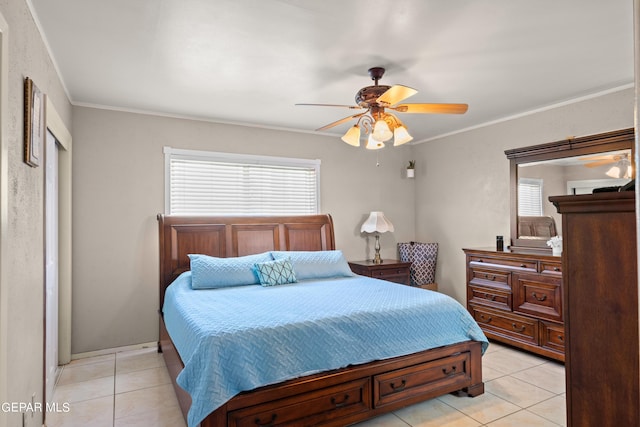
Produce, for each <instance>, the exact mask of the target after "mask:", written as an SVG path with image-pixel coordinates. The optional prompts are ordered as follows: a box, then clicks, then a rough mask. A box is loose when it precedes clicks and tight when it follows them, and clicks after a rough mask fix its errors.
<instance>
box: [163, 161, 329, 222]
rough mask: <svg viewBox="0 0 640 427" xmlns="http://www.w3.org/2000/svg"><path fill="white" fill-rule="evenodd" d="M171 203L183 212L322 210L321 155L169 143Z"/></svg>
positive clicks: (175, 210)
mask: <svg viewBox="0 0 640 427" xmlns="http://www.w3.org/2000/svg"><path fill="white" fill-rule="evenodd" d="M165 156H166V160H165V162H166V164H167V165H166V166H167V171H166V172H165V173H167V174H168V189H167V199H168V209H167V212H169V213H171V214H177V215H304V214H315V213H318V212H319V195H318V188H319V184H318V183H319V171H320V169H319V168H320V161H319V160H306V159H287V158H278V157H266V156H248V155H230V154H227V153H208V152H192V151H188V150H175V149H169V150H167V149H165Z"/></svg>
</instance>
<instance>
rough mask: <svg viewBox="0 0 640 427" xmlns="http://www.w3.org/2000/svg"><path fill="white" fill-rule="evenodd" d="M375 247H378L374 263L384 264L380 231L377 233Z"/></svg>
mask: <svg viewBox="0 0 640 427" xmlns="http://www.w3.org/2000/svg"><path fill="white" fill-rule="evenodd" d="M375 249H376V254H375V256H374V257H373V263H374V264H382V258H380V235H379V234H378V233H376V245H375Z"/></svg>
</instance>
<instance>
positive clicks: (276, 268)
mask: <svg viewBox="0 0 640 427" xmlns="http://www.w3.org/2000/svg"><path fill="white" fill-rule="evenodd" d="M255 269H256V273H257V274H258V279H260V284H261V285H262V286H275V285H284V284H285V283H296V282H297V280H296V273H295V272H294V271H293V266H292V265H291V261H290V260H289V259H288V258H285V259H280V260H277V261H266V262H261V263H258V264H256V265H255Z"/></svg>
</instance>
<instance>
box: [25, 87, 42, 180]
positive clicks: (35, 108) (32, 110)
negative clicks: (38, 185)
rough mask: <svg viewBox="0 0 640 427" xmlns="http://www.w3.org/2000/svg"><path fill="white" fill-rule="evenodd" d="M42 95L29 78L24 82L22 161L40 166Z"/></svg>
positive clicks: (33, 165)
mask: <svg viewBox="0 0 640 427" xmlns="http://www.w3.org/2000/svg"><path fill="white" fill-rule="evenodd" d="M44 127H45V122H44V94H43V93H42V92H40V89H38V87H37V86H36V85H35V84H34V83H33V80H31V79H30V78H29V77H27V78H25V80H24V161H25V163H26V164H28V165H29V166H32V167H34V168H35V167H38V166H39V165H40V159H41V155H42V147H43V145H42V144H43V141H44Z"/></svg>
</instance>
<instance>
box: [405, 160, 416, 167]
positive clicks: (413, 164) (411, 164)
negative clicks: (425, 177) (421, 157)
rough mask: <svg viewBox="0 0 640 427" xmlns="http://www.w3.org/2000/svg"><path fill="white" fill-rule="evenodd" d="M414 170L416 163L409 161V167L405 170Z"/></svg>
mask: <svg viewBox="0 0 640 427" xmlns="http://www.w3.org/2000/svg"><path fill="white" fill-rule="evenodd" d="M415 168H416V161H415V160H409V166H407V169H415Z"/></svg>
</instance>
